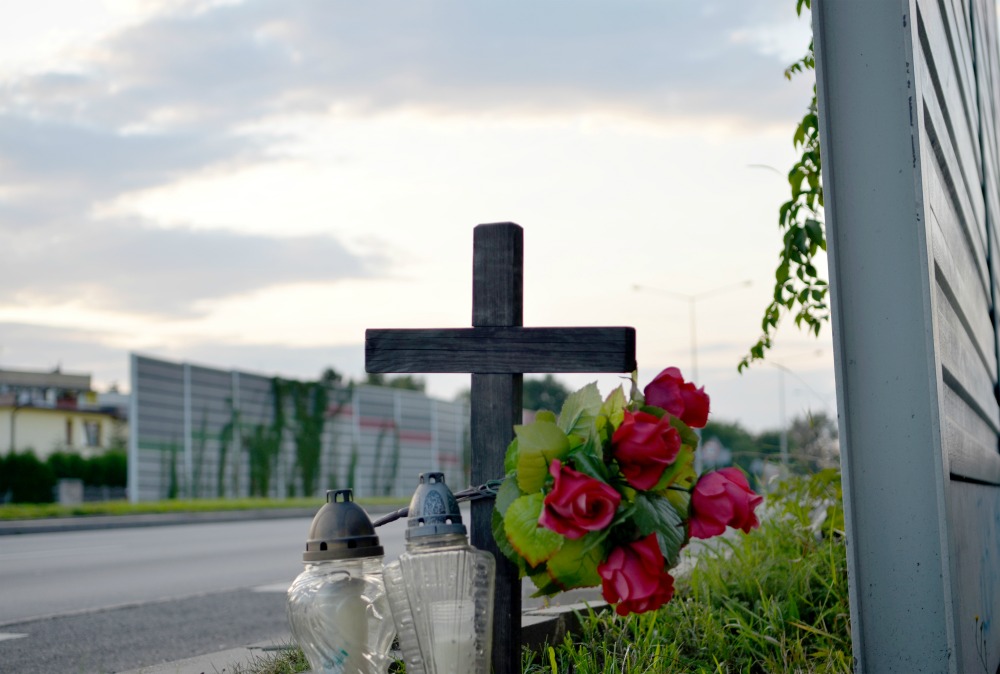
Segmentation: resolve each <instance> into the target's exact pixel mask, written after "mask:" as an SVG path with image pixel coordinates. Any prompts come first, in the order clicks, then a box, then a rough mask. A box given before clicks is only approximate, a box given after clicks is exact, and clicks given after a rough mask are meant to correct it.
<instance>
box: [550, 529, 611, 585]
mask: <svg viewBox="0 0 1000 674" xmlns="http://www.w3.org/2000/svg"><path fill="white" fill-rule="evenodd" d="M593 536H595V534H587V535H586V536H584V537H583V538H578V539H576V540H567V541H566V542H565V543H563V546H562V548H560V550H559V552H557V553H556V554H554V555H552V557H550V558H549V560H548V562H546V564H545V566H546V568H547V569H548V572H549V576H550V577H551V578H552V580H553V581H554V582H555V583H556V584H557V585H558V586H559V587H560V588H562V589H563V590H571V589H573V588H576V587H593V586H595V585H600V584H601V576H600V575H598V573H597V565H598V564H600V563H601V562H603V561H604V546H603V545H600V544H597V545H595V544H594V542H593V541H590V540H588V539H590V538H591V537H593Z"/></svg>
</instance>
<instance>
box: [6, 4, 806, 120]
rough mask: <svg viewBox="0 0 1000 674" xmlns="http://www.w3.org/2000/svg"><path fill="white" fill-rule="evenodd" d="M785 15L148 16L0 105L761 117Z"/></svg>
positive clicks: (549, 9) (172, 111)
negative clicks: (548, 111) (338, 107)
mask: <svg viewBox="0 0 1000 674" xmlns="http://www.w3.org/2000/svg"><path fill="white" fill-rule="evenodd" d="M791 16H792V14H791V9H790V7H788V6H787V3H786V2H783V1H781V0H770V1H768V2H754V3H739V2H711V1H709V2H699V3H692V2H688V1H687V0H675V1H674V2H664V1H663V0H656V1H654V0H628V1H625V2H621V3H615V4H614V5H609V4H608V3H607V2H603V1H598V0H580V1H578V2H574V3H572V4H568V3H566V2H561V1H560V2H557V1H555V0H549V1H538V0H532V1H530V2H529V1H527V0H522V1H521V2H508V3H474V4H469V3H465V2H460V1H458V0H451V1H425V2H414V3H403V4H401V3H397V2H392V3H389V2H385V1H384V0H382V1H379V0H373V1H371V2H363V3H359V2H349V1H347V0H340V1H333V0H299V1H297V2H288V3H286V2H277V1H276V0H251V1H248V2H243V3H238V4H226V5H221V6H217V7H215V8H212V9H209V10H203V11H198V12H187V13H176V14H173V15H164V16H158V17H156V18H154V19H152V20H150V21H149V22H146V23H143V24H139V25H136V26H134V27H131V28H129V29H127V30H124V31H122V32H120V33H118V34H117V35H116V36H115V37H114V38H113V39H111V40H109V41H107V42H106V43H104V44H102V46H101V49H100V50H99V51H95V52H93V53H91V54H89V55H88V56H87V57H86V58H85V59H84V60H83V61H82V62H81V63H79V64H77V68H76V70H75V71H74V72H73V73H71V74H66V73H42V74H39V75H36V76H34V77H26V78H23V79H21V80H19V81H17V82H13V83H10V84H9V85H8V87H7V88H8V92H7V95H6V96H5V98H6V99H8V101H14V102H15V104H14V106H13V107H14V108H15V109H17V110H19V111H21V112H30V113H31V114H41V115H45V114H51V113H55V114H58V115H60V116H62V117H63V118H67V117H70V116H72V117H73V118H75V119H83V120H91V121H95V122H97V123H99V124H102V125H106V126H111V127H115V128H123V127H124V126H126V125H136V124H138V125H147V126H148V127H149V128H163V127H165V126H181V127H184V126H191V125H197V126H199V127H202V128H205V127H208V126H211V127H214V128H220V127H221V128H226V127H227V125H232V124H234V123H237V122H239V121H246V120H248V119H253V118H257V117H260V116H266V115H273V114H285V113H289V112H303V111H319V110H324V109H326V108H327V107H328V106H330V105H337V104H344V103H349V104H354V105H361V106H364V107H365V109H368V110H375V111H378V110H383V109H388V108H398V107H406V106H429V107H432V108H435V109H447V110H449V111H451V112H461V111H474V112H477V113H478V112H483V111H490V110H493V111H496V110H509V109H512V108H527V109H534V110H538V111H544V110H546V109H555V110H558V111H567V110H577V111H579V110H586V109H595V108H598V109H599V108H610V109H614V110H621V109H622V108H629V109H633V110H634V111H637V112H639V113H640V114H642V115H644V116H652V117H658V118H669V117H671V116H676V115H684V116H702V115H709V116H724V117H727V118H734V117H736V118H742V119H744V120H745V121H746V122H747V123H762V122H768V121H770V120H771V119H773V117H774V116H775V115H778V116H787V115H788V114H789V112H790V110H795V109H797V108H796V107H794V106H795V105H797V104H798V100H799V99H798V92H797V91H796V90H795V89H794V88H792V87H789V86H787V85H785V83H784V81H783V80H782V79H781V71H782V70H783V68H784V66H785V65H787V63H785V62H784V61H783V60H782V57H781V56H779V55H777V54H776V53H775V49H774V48H773V45H772V44H771V43H772V42H774V41H775V38H774V33H775V31H776V30H777V29H776V28H774V26H775V25H778V26H782V27H784V28H782V29H781V30H782V31H783V32H787V30H788V29H787V26H788V25H789V23H788V19H789V18H790V17H791ZM802 23H803V24H806V22H805V21H803V22H802ZM802 30H803V39H802V50H803V51H804V49H805V46H806V43H807V37H805V36H806V35H807V32H808V28H807V24H806V25H805V26H803V28H802ZM747 35H752V36H756V37H754V38H753V39H748V38H747ZM81 99H82V101H83V104H82V105H81ZM789 106H793V107H789Z"/></svg>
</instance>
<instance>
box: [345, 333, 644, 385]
mask: <svg viewBox="0 0 1000 674" xmlns="http://www.w3.org/2000/svg"><path fill="white" fill-rule="evenodd" d="M635 368H636V361H635V328H627V327H612V328H520V327H479V328H456V329H419V330H382V329H375V330H367V331H365V370H367V371H368V372H372V373H424V372H474V373H476V374H519V373H525V372H545V373H549V372H632V371H633V370H635Z"/></svg>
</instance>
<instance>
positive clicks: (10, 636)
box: [0, 632, 28, 641]
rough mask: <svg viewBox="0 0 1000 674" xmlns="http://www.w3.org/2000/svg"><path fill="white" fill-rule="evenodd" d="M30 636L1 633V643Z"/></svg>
mask: <svg viewBox="0 0 1000 674" xmlns="http://www.w3.org/2000/svg"><path fill="white" fill-rule="evenodd" d="M26 636H28V635H27V634H14V633H13V632H0V641H7V640H9V639H23V638H24V637H26Z"/></svg>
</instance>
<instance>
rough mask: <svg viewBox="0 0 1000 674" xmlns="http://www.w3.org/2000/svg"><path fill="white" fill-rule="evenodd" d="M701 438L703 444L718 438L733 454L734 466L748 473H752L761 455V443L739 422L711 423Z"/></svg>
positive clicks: (703, 430) (706, 426)
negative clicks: (754, 463)
mask: <svg viewBox="0 0 1000 674" xmlns="http://www.w3.org/2000/svg"><path fill="white" fill-rule="evenodd" d="M701 438H702V442H704V441H706V440H708V439H709V438H716V439H717V440H718V441H719V442H721V443H722V445H723V446H724V447H725V448H726V449H728V450H729V451H730V452H732V453H733V464H734V465H737V466H739V467H740V468H742V469H743V470H745V471H747V472H752V467H753V462H754V459H758V458H760V455H761V446H760V442H759V441H758V439H757V438H756V437H755V436H754V435H753V434H752V433H751V432H750V431H748V430H747V429H745V428H743V427H742V426H741V425H740V424H739V422H729V421H714V420H713V421H709V422H708V423H707V424H706V425H705V428H704V429H702V431H701Z"/></svg>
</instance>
